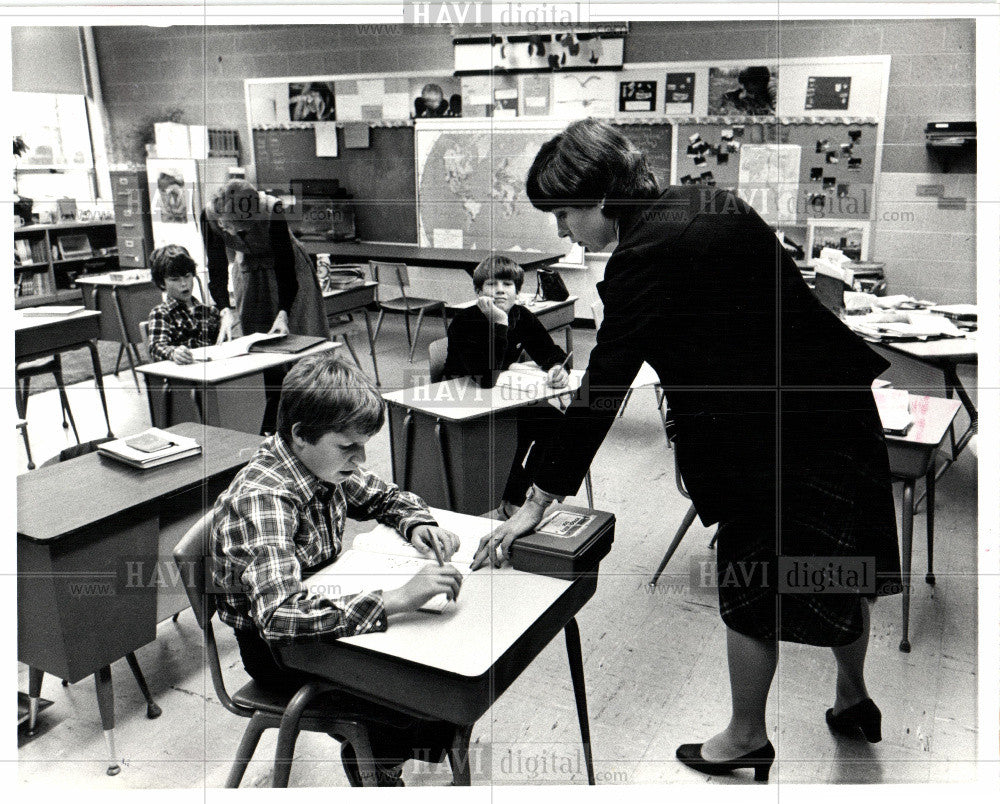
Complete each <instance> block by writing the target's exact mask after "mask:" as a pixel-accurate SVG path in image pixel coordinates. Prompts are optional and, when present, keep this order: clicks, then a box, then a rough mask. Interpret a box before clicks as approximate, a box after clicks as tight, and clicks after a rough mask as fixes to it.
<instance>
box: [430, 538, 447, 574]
mask: <svg viewBox="0 0 1000 804" xmlns="http://www.w3.org/2000/svg"><path fill="white" fill-rule="evenodd" d="M430 542H431V549H432V550H433V551H434V558H436V559H437V562H438V566H439V567H443V566H444V559H443V558H441V548H440V547H439V546H438V540H437V536H431V538H430Z"/></svg>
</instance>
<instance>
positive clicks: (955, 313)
mask: <svg viewBox="0 0 1000 804" xmlns="http://www.w3.org/2000/svg"><path fill="white" fill-rule="evenodd" d="M931 312H932V313H940V314H941V315H945V316H948V317H949V318H957V319H959V320H962V321H976V320H978V319H979V306H978V305H976V304H939V305H938V306H937V307H932V308H931Z"/></svg>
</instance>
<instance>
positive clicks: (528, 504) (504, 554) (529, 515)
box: [471, 500, 548, 570]
mask: <svg viewBox="0 0 1000 804" xmlns="http://www.w3.org/2000/svg"><path fill="white" fill-rule="evenodd" d="M547 507H548V505H542V504H540V503H538V502H536V501H534V500H526V501H525V503H524V505H522V506H521V507H520V508H519V509H518V510H517V513H516V514H514V516H512V517H511V518H510V519H508V520H507V521H506V522H501V523H499V524H498V525H497V526H496V527H495V528H494V529H493V532H492V533H488V534H486V535H485V536H483V538H482V539H481V540H480V541H479V547H478V549H477V550H476V555H475V556H474V557H473V559H472V564H471V567H472V569H473V570H477V569H479V568H480V567H484V566H486V564H492V565H493V566H494V567H499V566H500V565H501V564H502V563H503V562H504V560H505V559H507V558H509V557H510V546H511V545H512V544H513V543H514V539H516V538H518V537H519V536H523V535H524V534H525V533H530V532H531V531H533V530H534V529H535V526H536V525H538V523H539V522H541V521H542V516H543V515H544V514H545V509H546V508H547Z"/></svg>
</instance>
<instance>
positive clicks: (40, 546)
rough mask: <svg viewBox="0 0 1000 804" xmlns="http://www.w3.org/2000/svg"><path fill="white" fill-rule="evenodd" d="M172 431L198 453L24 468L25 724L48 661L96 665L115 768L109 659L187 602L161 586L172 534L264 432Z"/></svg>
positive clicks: (20, 512) (148, 638)
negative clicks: (161, 460) (139, 462)
mask: <svg viewBox="0 0 1000 804" xmlns="http://www.w3.org/2000/svg"><path fill="white" fill-rule="evenodd" d="M170 432H172V433H177V434H179V435H183V436H189V437H191V438H195V439H196V440H197V441H198V443H200V444H201V445H202V450H203V451H202V454H201V455H199V456H197V457H192V458H187V459H183V460H180V461H176V462H174V463H170V464H166V465H164V466H160V467H156V468H154V469H147V470H138V469H133V468H132V467H130V466H127V465H126V464H123V463H119V462H117V461H114V460H112V459H109V458H104V457H101V456H100V455H98V454H97V453H96V452H95V453H90V454H88V455H84V456H82V457H80V458H75V459H73V460H71V461H66V462H64V463H57V464H53V465H51V466H44V467H42V468H40V469H36V470H35V471H33V472H27V473H25V474H22V475H19V476H18V478H17V656H18V659H19V660H20V661H22V662H24V663H25V664H27V665H28V666H29V693H28V694H29V706H30V710H31V711H30V714H29V733H30V732H31V731H33V730H34V726H35V718H36V715H37V702H38V699H39V695H40V694H41V691H42V678H43V676H44V674H45V673H51V674H52V675H55V676H58V677H59V678H62V679H65V680H67V681H70V682H74V681H79V680H80V679H83V678H86V677H87V676H89V675H94V676H95V681H96V686H97V701H98V707H99V709H100V713H101V724H102V726H103V728H104V732H105V738H106V740H107V744H108V749H109V751H110V757H111V759H110V765H109V768H108V772H109V774H111V775H113V774H114V773H117V772H118V766H117V762H116V754H115V747H114V726H115V715H114V690H113V688H112V685H111V664H112V662H115V661H117V660H118V659H121V658H122V657H125V656H127V655H128V654H130V653H132V652H134V651H136V650H138V649H139V648H141V647H142V646H143V645H145V644H147V643H149V642H152V641H153V640H154V639H156V626H157V623H159V622H161V621H163V620H165V619H167V618H169V617H171V616H173V614H175V613H176V612H178V611H181V610H183V609H184V608H186V607H187V605H188V602H187V596H186V594H185V591H184V588H183V584H180V583H178V584H177V586H176V588H170V587H167V588H164V587H162V586H159V585H158V584H157V583H156V578H157V577H158V575H157V573H158V571H160V570H162V573H163V576H164V577H166V578H171V577H174V575H172V574H171V570H172V569H173V567H172V563H173V562H172V559H171V554H172V551H173V548H174V546H175V545H176V544H177V542H178V541H180V538H181V537H182V536H183V535H184V534H185V533H186V532H187V530H188V528H190V527H191V525H193V524H194V523H195V522H196V521H197V519H198V518H199V517H200V516H201V515H202V514H203V512H204V510H205V509H206V507H207V506H208V505H209V504H211V502H212V501H214V500H215V498H216V496H218V495H219V494H220V493H221V492H222V491H223V490H224V489H225V488H226V487H227V486H228V485H229V483H230V481H231V480H232V478H233V476H234V475H235V474H236V472H237V471H239V469H240V468H241V467H242V466H243V465H244V464H245V463H246V462H247V461H248V460H249V459H250V457H251V456H252V455H253V453H254V451H255V450H256V448H257V446H258V445H259V443H260V437H259V436H250V435H247V434H246V433H239V432H233V431H231V430H222V429H219V428H215V427H205V426H202V425H197V424H193V423H186V424H179V425H177V426H176V427H172V428H170Z"/></svg>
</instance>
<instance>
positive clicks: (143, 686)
mask: <svg viewBox="0 0 1000 804" xmlns="http://www.w3.org/2000/svg"><path fill="white" fill-rule="evenodd" d="M113 440H114V439H113V438H111V437H110V436H105V437H104V438H95V439H94V440H93V441H85V442H84V443H82V444H77V445H76V446H73V447H66V449H64V450H62V452H60V453H59V454H58V455H56V456H55V457H54V458H49V459H48V460H47V461H45V463H43V464H42V467H43V468H44V467H46V466H51V465H53V464H56V463H62V462H63V461H71V460H73V459H74V458H79V457H81V456H82V455H87V454H89V453H91V452H95V451H96V450H97V448H98V447H99V446H100V445H101V444H103V443H105V442H106V441H113ZM176 619H177V616H176V615H174V620H175V621H176ZM125 661H127V662H128V666H129V669H130V670H131V671H132V675H133V676H135V683H136V684H138V685H139V691H140V692H142V697H143V698H145V699H146V717H147V718H149V719H150V720H155V719H156V718H158V717H159V716H160V715H162V714H163V710H162V709H161V708H160V707H159V705H158V704H157V703H156V701H154V700H153V694H152V693H151V692H150V691H149V685H148V684H147V683H146V677H145V676H144V675H143V673H142V668H141V667H140V666H139V660H138V659H137V658H136V656H135V653H134V652H131V653H127V654H125ZM39 683H40V682H39ZM62 685H63V686H64V687H68V686H69V682H68V681H66V679H63V682H62ZM39 692H41V690H39ZM111 756H112V757H114V756H115V752H114V751H113V750H112V752H111Z"/></svg>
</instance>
